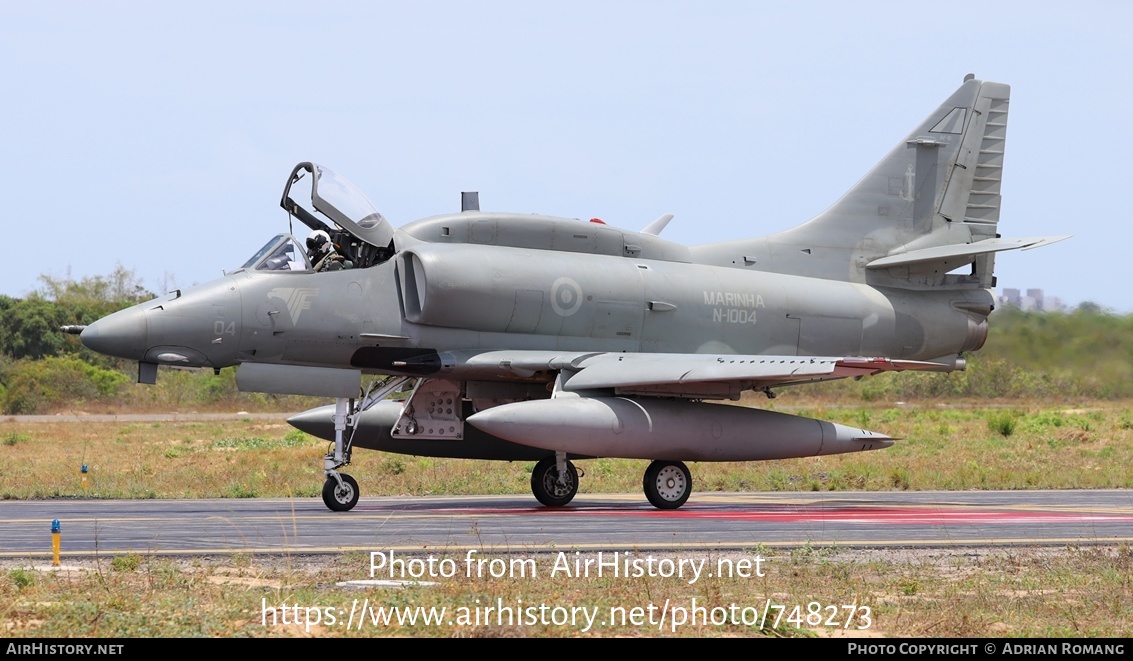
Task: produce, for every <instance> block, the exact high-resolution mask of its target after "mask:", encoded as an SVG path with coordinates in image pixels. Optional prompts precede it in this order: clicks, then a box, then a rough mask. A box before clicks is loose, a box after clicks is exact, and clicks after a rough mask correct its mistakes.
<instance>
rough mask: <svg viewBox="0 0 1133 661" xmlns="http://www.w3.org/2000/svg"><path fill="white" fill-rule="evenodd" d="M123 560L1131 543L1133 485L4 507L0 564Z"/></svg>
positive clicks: (42, 503)
mask: <svg viewBox="0 0 1133 661" xmlns="http://www.w3.org/2000/svg"><path fill="white" fill-rule="evenodd" d="M54 519H58V520H59V521H60V524H61V533H60V534H61V548H62V556H63V557H90V556H94V555H116V554H122V553H138V554H159V555H213V554H230V553H256V554H288V553H295V554H311V553H338V552H343V551H351V550H361V551H382V550H397V551H403V552H433V551H438V550H442V549H448V550H453V551H456V550H463V549H477V550H479V551H481V552H505V551H524V552H539V551H553V550H564V549H572V550H580V551H586V550H593V551H597V550H619V549H626V550H669V551H679V550H705V549H719V550H741V549H751V548H758V547H761V546H762V547H768V548H791V547H801V546H807V545H812V546H832V547H842V548H893V547H964V546H988V545H1017V546H1052V545H1057V546H1062V545H1097V544H1125V543H1131V542H1133V490H1088V491H1069V490H1067V491H965V492H941V491H935V492H805V493H803V492H797V493H784V492H777V493H747V494H726V493H694V494H693V496H692V498H691V499H690V500H689V502H688V503H687V504H686V505H685V506H684V507H682V508H681V509H678V510H672V511H661V510H657V509H654V508H653V507H651V506H650V505H649V504H648V503H647V502H646V501H645V498H644V496H642V495H640V494H580V495H579V496H578V497H577V498H575V500H574V501H573V502H572V503H571V504H570V505H569V506H567V507H563V508H557V509H553V508H547V507H542V506H540V505H539V504H538V503H537V502H536V501H535V500H534V498H532V497H531V496H529V495H524V496H518V495H515V496H436V497H375V498H363V499H362V500H361V501H360V502H359V504H358V506H357V507H355V508H354V509H353V510H352V511H350V512H331V511H329V510H327V509H326V508H325V507H324V505H323V503H322V501H321V500H320V499H316V498H295V499H262V498H255V499H209V500H64V499H60V500H37V501H15V500H10V501H2V502H0V558H42V557H47V556H50V555H51V522H52V520H54Z"/></svg>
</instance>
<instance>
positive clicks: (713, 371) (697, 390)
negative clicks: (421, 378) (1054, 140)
mask: <svg viewBox="0 0 1133 661" xmlns="http://www.w3.org/2000/svg"><path fill="white" fill-rule="evenodd" d="M462 362H463V363H464V366H465V367H473V368H475V367H479V368H487V367H491V368H493V369H495V370H506V371H509V372H512V373H514V374H516V375H520V376H529V375H530V374H532V373H534V372H539V371H547V370H553V371H562V372H563V373H564V378H563V379H562V389H563V390H566V391H582V390H603V389H614V390H617V391H619V392H626V393H632V392H636V393H644V394H654V395H658V396H664V395H671V396H697V395H701V396H704V397H714V396H715V397H721V396H724V397H728V396H738V394H739V392H740V391H743V390H750V389H755V390H761V389H764V388H769V387H777V386H784V385H789V384H795V383H807V382H811V381H822V380H828V379H840V378H846V377H855V376H865V375H869V374H877V373H879V372H890V371H904V370H921V371H950V370H952V369H954V366H952V365H949V364H947V363H937V362H926V361H916V360H894V359H890V358H862V357H854V356H767V355H752V356H742V355H716V354H672V353H669V354H666V353H570V352H562V353H552V352H542V351H491V352H486V353H480V354H476V355H474V356H469V357H467V359H466V360H465V361H462Z"/></svg>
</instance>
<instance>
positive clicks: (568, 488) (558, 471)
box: [531, 452, 692, 510]
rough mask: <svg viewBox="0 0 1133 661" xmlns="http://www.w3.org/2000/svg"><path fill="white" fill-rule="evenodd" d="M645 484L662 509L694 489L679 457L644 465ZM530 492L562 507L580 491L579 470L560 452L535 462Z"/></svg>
mask: <svg viewBox="0 0 1133 661" xmlns="http://www.w3.org/2000/svg"><path fill="white" fill-rule="evenodd" d="M642 488H643V489H644V491H645V497H646V498H648V499H649V503H650V504H651V505H653V506H654V507H656V508H657V509H662V510H675V509H677V508H678V507H680V506H681V505H684V504H685V501H687V500H688V497H689V495H690V494H691V493H692V473H690V472H689V470H688V466H685V465H684V463H683V462H680V461H654V462H653V463H651V464H649V468H647V469H645V477H644V478H643V479H642ZM531 493H533V494H535V498H536V499H537V500H538V501H539V502H540V503H543V504H544V505H546V506H547V507H562V506H563V505H566V504H567V503H569V502H570V501H571V500H573V499H574V496H575V494H577V493H578V470H577V469H576V468H575V467H574V464H573V463H571V462H570V461H567V459H566V454H565V453H563V452H559V453H557V454H556V455H555V456H554V457H546V458H544V459H542V460H541V461H540V462H539V463H537V464H535V470H533V471H531Z"/></svg>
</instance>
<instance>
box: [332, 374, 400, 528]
mask: <svg viewBox="0 0 1133 661" xmlns="http://www.w3.org/2000/svg"><path fill="white" fill-rule="evenodd" d="M408 380H409V377H405V376H399V377H390V378H388V379H386V380H384V381H382V382H381V383H377V384H373V385H371V387H370V388H369V389H368V391H367V392H366V395H365V396H364V397H362V399H361V401H359V402H358V403H357V405H355V402H354V398H349V399H347V398H345V397H339V398H337V399H336V400H335V404H334V449H332V450H331V451H330V452H328V453H327V454H326V456H324V457H323V473H324V474H325V475H326V476H327V481H326V482H324V483H323V503H324V504H325V505H326V506H327V507H328V508H329V509H331V510H332V511H335V512H347V511H349V510H351V509H353V508H354V506H355V505H357V504H358V496H359V495H361V491H359V490H358V482H357V481H356V480H355V479H354V478H353V477H350V476H349V475H347V474H346V473H340V472H338V469H340V468H342V467H343V466H349V465H350V451H351V449H352V446H353V444H354V432H355V430H356V429H357V428H358V414H359V413H361V412H362V411H365V410H367V409H369V408H370V407H371V406H373V405H374V404H376V403H378V402H380V401H381V400H383V399H385V398H386V396H387V395H389V394H390V393H392V392H393V391H394V390H397V389H398V388H399V387H400V386H401V384H403V383H405V382H406V381H408ZM348 432H349V433H348Z"/></svg>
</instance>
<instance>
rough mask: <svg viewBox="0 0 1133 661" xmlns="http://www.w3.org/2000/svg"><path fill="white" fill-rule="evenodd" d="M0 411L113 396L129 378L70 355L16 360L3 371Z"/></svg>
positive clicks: (22, 410)
mask: <svg viewBox="0 0 1133 661" xmlns="http://www.w3.org/2000/svg"><path fill="white" fill-rule="evenodd" d="M6 377H7V379H8V384H7V394H6V395H5V398H4V412H5V413H8V414H34V413H39V412H42V411H44V410H46V409H47V408H48V407H50V406H59V405H71V404H73V403H80V402H86V401H90V400H97V399H107V398H113V397H115V396H117V395H118V392H119V389H120V388H121V386H122V385H123V384H125V383H126V382H128V381H129V380H130V378H129V377H128V376H126V375H125V374H122V373H121V372H118V371H115V370H108V369H102V368H100V367H95V366H93V365H89V364H87V363H85V362H83V361H82V360H80V359H78V358H74V357H70V356H52V357H49V358H44V359H43V360H36V361H16V362H15V363H14V364H13V365H12V366H11V367H10V368H9V369H8V371H7V374H6Z"/></svg>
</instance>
